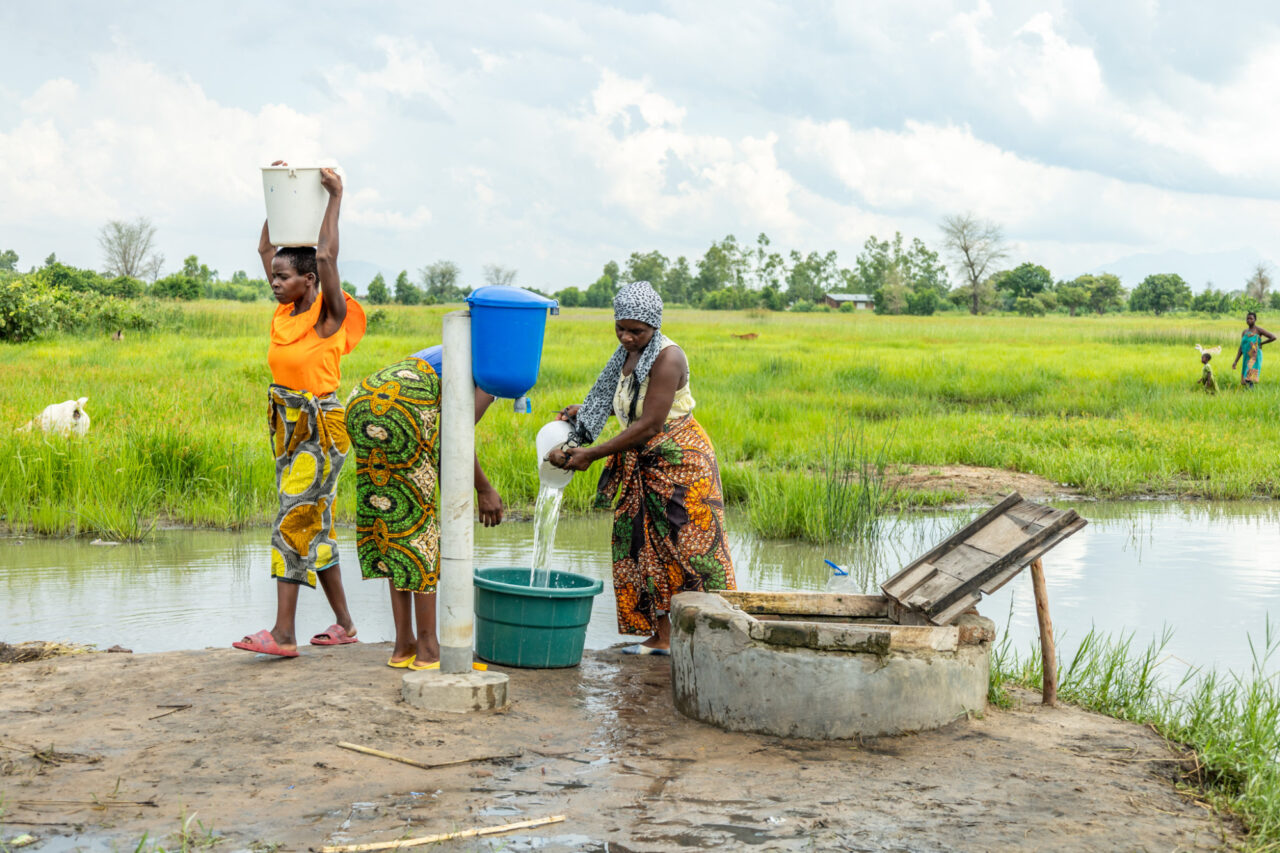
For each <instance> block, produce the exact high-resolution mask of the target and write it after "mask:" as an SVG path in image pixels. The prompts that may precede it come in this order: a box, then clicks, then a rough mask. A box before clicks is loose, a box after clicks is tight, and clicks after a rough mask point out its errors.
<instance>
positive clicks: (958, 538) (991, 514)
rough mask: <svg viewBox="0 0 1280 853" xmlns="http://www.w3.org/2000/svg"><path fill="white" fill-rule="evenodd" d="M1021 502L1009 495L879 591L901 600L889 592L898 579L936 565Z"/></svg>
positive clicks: (913, 563) (890, 579)
mask: <svg viewBox="0 0 1280 853" xmlns="http://www.w3.org/2000/svg"><path fill="white" fill-rule="evenodd" d="M1021 501H1022V495H1020V494H1018V493H1017V492H1012V493H1010V495H1009V496H1008V497H1007V498H1005V499H1004V500H1002V501H1000V503H998V504H996V505H995V506H993V507H992V508H991V509H989V510H987V511H986V512H985V513H983V514H982V515H980V516H978V517H977V518H975V519H974V520H973V521H971V522H969V524H967V525H965V526H964V527H963V528H961V529H960V530H957V531H956V532H955V533H953V534H952V535H950V536H948V537H947V538H946V539H945V540H943V541H942V542H940V543H939V544H938V545H937V546H936V547H935V548H934V549H933V550H932V551H930V552H929V553H927V554H925V555H924V556H923V557H920V558H919V559H916V560H913V561H912V562H911V563H910V564H909V565H907V567H906V568H904V569H903V570H902V571H900V572H898V574H896V575H894V576H893V577H891V578H889V580H887V581H885V582H884V583H882V584H881V585H880V589H881V590H882V591H883V592H884V594H885V595H887V596H889V597H891V598H897V599H899V600H901V596H900V595H898V594H897V593H895V592H891V590H893V589H897V585H896V581H897V580H898V578H900V577H903V576H904V575H906V574H907V573H908V572H910V571H911V570H912V569H914V568H915V567H916V566H918V565H920V564H921V563H933V564H935V565H936V564H937V561H938V558H939V557H941V556H942V555H943V554H946V553H947V552H948V551H950V550H951V549H952V548H954V547H955V546H956V545H958V544H960V543H961V542H963V541H964V540H965V539H967V538H968V537H969V536H971V535H972V534H973V533H974V532H975V531H977V530H980V529H982V528H983V527H985V526H986V525H987V524H988V523H989V522H990V521H991V519H993V518H995V517H997V516H999V515H1001V514H1002V513H1003V512H1004V511H1005V510H1007V509H1009V507H1012V506H1015V505H1016V504H1018V503H1019V502H1021Z"/></svg>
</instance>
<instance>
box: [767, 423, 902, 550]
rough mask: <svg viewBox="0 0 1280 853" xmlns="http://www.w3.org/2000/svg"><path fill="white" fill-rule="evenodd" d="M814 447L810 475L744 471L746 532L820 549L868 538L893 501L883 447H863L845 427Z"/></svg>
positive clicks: (858, 434)
mask: <svg viewBox="0 0 1280 853" xmlns="http://www.w3.org/2000/svg"><path fill="white" fill-rule="evenodd" d="M816 444H817V448H816V449H817V452H818V453H819V456H818V457H817V459H816V460H814V468H813V469H812V470H806V469H804V468H801V469H799V470H794V469H792V470H781V471H779V470H752V469H748V470H747V472H746V473H745V478H746V481H747V482H746V486H745V491H746V494H745V495H744V496H743V499H744V500H745V503H746V505H747V506H746V509H747V519H748V520H749V522H750V524H751V527H752V528H753V529H754V530H755V531H756V532H757V533H759V534H760V535H762V536H765V537H767V538H773V539H804V540H807V541H810V542H820V543H824V544H825V543H830V542H836V541H839V540H852V541H862V540H866V539H868V538H871V537H872V536H874V534H875V532H876V528H877V522H878V521H879V520H880V518H881V516H882V515H883V514H884V513H885V512H886V511H888V510H889V509H891V507H892V506H893V504H894V498H895V490H894V489H893V487H892V486H891V485H889V484H888V481H887V480H886V478H885V474H884V471H885V452H886V446H885V445H881V446H879V447H868V446H867V445H866V441H865V439H864V438H863V436H862V434H861V432H855V431H854V428H853V427H851V426H849V425H843V426H838V427H835V428H834V429H832V430H830V431H828V433H827V434H826V435H825V436H822V437H820V438H818V439H817V440H816Z"/></svg>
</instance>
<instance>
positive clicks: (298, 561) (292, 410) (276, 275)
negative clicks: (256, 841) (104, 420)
mask: <svg viewBox="0 0 1280 853" xmlns="http://www.w3.org/2000/svg"><path fill="white" fill-rule="evenodd" d="M272 165H279V166H282V165H286V164H284V163H282V162H280V161H276V162H275V163H273V164H272ZM320 181H321V183H322V184H323V185H324V188H325V189H326V190H328V192H329V203H328V206H327V207H326V208H325V213H324V221H323V222H322V224H321V226H320V240H319V242H318V243H317V244H316V247H315V248H314V249H312V248H310V247H293V246H286V247H283V248H281V249H280V250H279V251H277V250H276V248H275V247H274V246H272V245H271V242H270V238H269V236H268V231H267V225H266V223H263V225H262V237H261V239H260V240H259V244H258V254H259V255H261V256H262V264H263V267H264V268H265V269H266V272H267V278H268V280H269V281H270V282H271V292H272V293H273V294H275V297H276V300H277V301H278V302H279V303H280V304H279V305H278V306H277V307H276V311H275V315H274V316H273V317H272V318H271V341H270V344H269V346H268V348H267V363H268V364H269V365H270V366H271V382H272V384H271V387H270V389H268V392H267V397H268V421H269V428H270V431H271V444H272V448H273V450H274V452H275V457H276V489H277V491H278V493H279V496H280V511H279V512H278V513H277V514H276V521H275V528H274V529H273V530H272V533H271V576H272V577H274V578H275V579H276V622H275V626H274V627H272V628H271V630H269V631H267V630H263V631H259V632H258V633H256V634H251V635H249V636H246V637H245V638H244V639H243V640H240V641H239V642H235V643H232V644H231V645H233V646H235V647H236V648H238V649H245V650H246V651H251V652H261V653H264V654H270V655H277V656H280V657H297V656H298V640H297V637H296V636H295V634H294V617H295V615H296V613H297V608H298V587H299V586H301V585H303V584H306V585H307V586H309V587H312V588H314V587H315V585H316V580H317V579H319V581H320V586H321V587H322V588H323V589H324V594H325V597H326V598H328V599H329V605H330V606H331V607H332V608H333V616H334V624H333V625H331V626H329V627H328V628H326V629H325V630H324V631H322V632H321V633H319V634H316V635H315V636H314V637H312V638H311V643H312V645H318V646H321V645H342V644H345V643H354V642H357V640H356V638H355V634H356V628H355V624H354V623H353V622H352V620H351V612H350V611H349V610H348V609H347V596H346V593H345V591H344V590H343V588H342V575H341V574H340V573H339V572H340V569H339V567H338V543H337V541H336V540H335V539H334V535H333V501H334V496H335V494H336V492H337V483H338V472H339V471H341V470H342V463H343V461H344V460H345V459H346V456H347V451H348V450H349V449H350V447H351V442H350V441H349V439H348V438H347V428H346V422H345V414H346V413H345V410H344V408H343V406H342V403H341V402H340V401H339V399H338V395H337V393H336V392H337V390H338V381H339V379H341V372H340V370H339V363H340V362H341V359H342V356H344V355H346V354H347V353H349V352H351V351H352V350H353V349H355V346H356V344H357V343H359V342H360V338H361V337H363V336H364V328H365V319H364V310H363V309H361V307H360V303H358V302H356V301H355V300H354V299H352V298H351V297H350V296H349V295H347V294H346V293H344V292H343V290H342V282H341V279H340V278H339V277H338V263H337V260H338V209H339V207H340V206H341V203H342V179H341V178H339V177H338V175H337V173H336V172H334V171H333V170H332V169H323V170H322V171H321V178H320Z"/></svg>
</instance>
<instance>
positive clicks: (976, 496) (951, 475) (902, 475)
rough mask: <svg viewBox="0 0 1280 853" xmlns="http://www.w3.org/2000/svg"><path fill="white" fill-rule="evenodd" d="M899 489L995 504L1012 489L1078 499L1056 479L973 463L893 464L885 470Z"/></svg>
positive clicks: (1039, 497) (1038, 495)
mask: <svg viewBox="0 0 1280 853" xmlns="http://www.w3.org/2000/svg"><path fill="white" fill-rule="evenodd" d="M886 473H887V476H888V479H889V482H890V484H891V485H892V486H893V487H894V488H897V489H910V490H913V491H921V492H924V491H949V492H955V493H957V494H959V495H963V496H964V497H963V500H964V502H965V503H995V502H997V501H999V500H1000V499H1002V498H1004V497H1005V496H1006V495H1008V494H1009V493H1010V492H1014V491H1016V492H1019V493H1021V494H1022V496H1023V497H1024V498H1028V499H1031V500H1045V499H1047V500H1053V499H1062V498H1078V497H1080V492H1079V491H1077V490H1076V489H1074V488H1072V487H1071V486H1064V485H1061V484H1058V483H1055V482H1053V481H1052V480H1049V479H1047V478H1045V477H1041V476H1040V475H1038V474H1027V473H1025V472H1022V471H1006V470H1005V469H1003V468H979V467H976V466H974V465H890V466H889V469H888V471H887V472H886Z"/></svg>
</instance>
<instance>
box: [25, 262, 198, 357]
mask: <svg viewBox="0 0 1280 853" xmlns="http://www.w3.org/2000/svg"><path fill="white" fill-rule="evenodd" d="M181 324H182V312H181V311H179V310H178V309H177V308H174V307H172V306H167V305H164V304H162V303H160V302H159V301H157V300H155V299H136V300H135V299H123V298H120V297H118V296H106V295H104V294H102V293H98V292H96V291H84V290H71V289H68V288H65V287H51V286H50V285H49V284H48V283H47V281H45V280H44V279H43V278H42V277H41V276H39V275H36V276H31V277H29V278H25V279H21V278H20V279H16V280H13V281H9V282H7V283H5V284H3V285H0V340H4V341H14V342H20V341H30V340H35V339H37V338H40V337H43V336H45V335H48V334H53V333H55V332H91V331H96V332H116V331H121V330H124V329H129V330H132V331H145V330H148V329H157V328H177V327H178V326H180V325H181Z"/></svg>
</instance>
